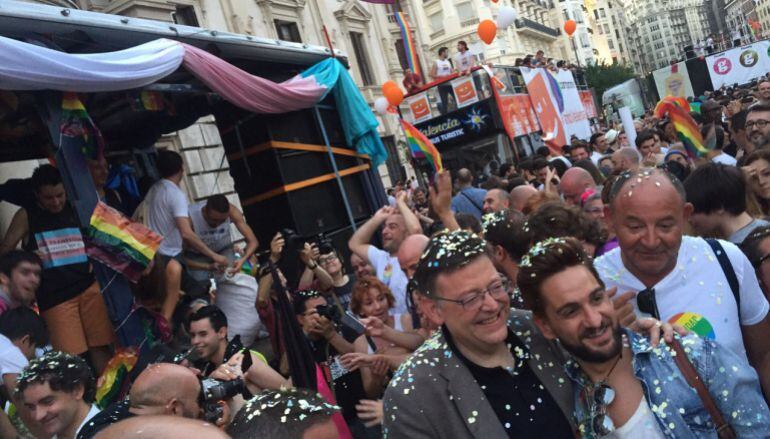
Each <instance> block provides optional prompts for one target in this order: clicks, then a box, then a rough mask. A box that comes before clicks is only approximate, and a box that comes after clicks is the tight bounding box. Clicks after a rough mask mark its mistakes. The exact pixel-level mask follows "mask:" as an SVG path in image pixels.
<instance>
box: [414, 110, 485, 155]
mask: <svg viewBox="0 0 770 439" xmlns="http://www.w3.org/2000/svg"><path fill="white" fill-rule="evenodd" d="M415 127H416V128H417V129H418V130H420V132H422V133H423V134H424V135H425V137H427V138H428V140H430V141H431V143H433V145H435V146H436V148H438V149H439V150H441V149H446V148H448V147H452V146H455V145H466V144H468V143H470V142H473V141H474V140H477V139H480V138H482V137H485V136H487V135H489V134H490V133H492V132H494V131H496V130H497V129H498V128H497V127H496V126H495V123H494V120H493V117H492V108H491V105H490V101H489V100H484V101H481V102H479V103H478V104H475V105H472V106H470V107H468V108H462V109H459V110H456V111H453V112H451V113H448V114H446V115H444V116H441V117H437V118H435V119H431V120H430V121H427V122H423V123H420V124H415Z"/></svg>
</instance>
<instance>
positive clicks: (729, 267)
mask: <svg viewBox="0 0 770 439" xmlns="http://www.w3.org/2000/svg"><path fill="white" fill-rule="evenodd" d="M706 242H708V244H709V246H711V250H713V251H714V254H715V255H716V257H717V261H719V265H720V266H721V267H722V271H723V272H724V273H725V277H726V278H727V283H728V284H730V289H731V290H732V292H733V297H734V298H735V305H736V306H737V307H738V317H739V320H740V316H741V286H740V284H739V283H738V276H736V275H735V269H734V268H733V264H732V263H731V262H730V258H728V257H727V253H725V249H724V247H722V244H720V243H719V241H717V240H716V239H706ZM738 323H739V324H740V322H738Z"/></svg>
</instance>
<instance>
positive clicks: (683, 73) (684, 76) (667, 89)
mask: <svg viewBox="0 0 770 439" xmlns="http://www.w3.org/2000/svg"><path fill="white" fill-rule="evenodd" d="M652 77H653V79H655V87H656V88H657V89H658V96H660V98H661V99H663V98H664V97H666V96H674V97H680V98H689V97H692V96H695V93H694V92H693V89H692V83H691V82H690V74H689V72H688V71H687V64H686V63H685V62H684V61H682V62H678V63H676V64H672V65H671V66H668V67H663V68H662V69H658V70H655V71H654V72H652Z"/></svg>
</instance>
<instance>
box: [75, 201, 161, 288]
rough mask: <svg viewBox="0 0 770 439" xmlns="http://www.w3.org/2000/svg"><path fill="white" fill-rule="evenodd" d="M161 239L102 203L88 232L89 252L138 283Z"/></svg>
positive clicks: (93, 217)
mask: <svg viewBox="0 0 770 439" xmlns="http://www.w3.org/2000/svg"><path fill="white" fill-rule="evenodd" d="M162 239H163V237H161V236H159V235H157V234H156V233H155V232H153V231H152V230H150V229H148V228H147V227H145V226H144V225H143V224H140V223H137V222H133V221H131V220H129V219H128V218H126V217H125V216H124V215H123V214H122V213H120V212H118V211H117V210H115V209H113V208H111V207H109V206H107V205H106V204H104V203H103V202H101V201H99V202H98V203H96V208H94V213H93V214H92V215H91V224H90V225H89V227H88V229H87V230H86V234H85V240H86V253H87V254H88V256H90V257H92V258H94V259H96V260H98V261H99V262H101V263H103V264H105V265H107V266H108V267H110V268H112V269H113V270H115V271H117V272H118V273H121V274H123V275H124V276H126V278H128V279H129V280H130V281H131V282H134V283H135V282H137V281H138V280H139V278H140V277H141V275H142V271H144V270H145V268H147V265H149V263H150V261H152V258H153V257H155V252H157V251H158V247H160V241H161V240H162Z"/></svg>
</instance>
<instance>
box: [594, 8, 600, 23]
mask: <svg viewBox="0 0 770 439" xmlns="http://www.w3.org/2000/svg"><path fill="white" fill-rule="evenodd" d="M594 18H595V19H597V20H598V19H599V10H598V9H594Z"/></svg>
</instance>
